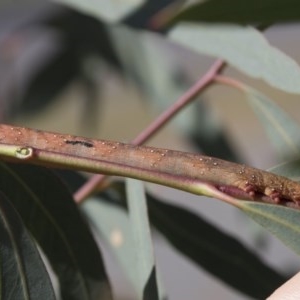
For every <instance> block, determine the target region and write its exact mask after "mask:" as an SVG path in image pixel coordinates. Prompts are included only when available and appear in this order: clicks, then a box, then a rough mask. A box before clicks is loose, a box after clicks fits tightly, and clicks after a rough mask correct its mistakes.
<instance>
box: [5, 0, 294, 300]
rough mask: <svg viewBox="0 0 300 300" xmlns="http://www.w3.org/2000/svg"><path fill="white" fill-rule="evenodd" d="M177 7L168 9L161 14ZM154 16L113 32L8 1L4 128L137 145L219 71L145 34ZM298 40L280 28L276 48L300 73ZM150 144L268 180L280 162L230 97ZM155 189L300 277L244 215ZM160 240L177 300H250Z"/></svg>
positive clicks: (289, 106) (237, 98) (205, 100)
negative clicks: (263, 173)
mask: <svg viewBox="0 0 300 300" xmlns="http://www.w3.org/2000/svg"><path fill="white" fill-rule="evenodd" d="M154 2H155V1H154ZM169 2H171V1H161V2H160V4H159V5H157V6H156V7H155V9H156V10H158V9H160V8H162V7H163V6H164V5H166V4H168V3H169ZM151 9H152V10H151ZM151 9H150V8H148V9H144V10H143V9H140V10H136V11H134V12H132V13H131V14H129V15H128V16H127V17H125V18H124V19H123V20H122V22H120V23H114V24H110V25H107V24H105V23H101V22H100V21H98V20H96V19H94V18H92V17H89V16H87V15H84V14H81V13H79V12H77V11H75V10H72V9H71V8H69V7H66V6H63V5H60V4H58V3H55V2H50V1H49V2H48V1H43V2H41V1H22V4H20V3H19V2H18V1H2V2H1V4H0V119H1V121H2V122H3V123H10V124H16V125H22V126H28V127H33V128H39V129H45V130H50V131H59V132H64V133H73V134H77V135H84V136H89V137H94V138H101V139H111V140H118V141H130V140H131V139H133V138H134V137H135V136H136V135H137V134H138V133H140V132H141V131H142V130H143V129H144V128H145V127H146V126H147V125H148V124H149V123H150V122H151V121H152V120H154V119H155V117H156V116H158V115H159V113H160V112H162V111H163V110H164V109H166V108H167V107H168V106H170V105H171V104H172V103H174V102H175V100H176V99H177V98H178V97H179V96H180V95H182V94H183V92H184V91H186V90H187V89H188V88H189V87H190V86H191V85H192V84H193V83H194V82H195V81H196V80H197V79H198V78H199V77H200V76H202V75H203V74H204V73H205V71H206V70H207V69H208V68H209V66H210V65H211V64H212V62H213V61H214V59H213V58H211V57H207V56H200V55H196V54H194V53H192V52H190V51H188V50H186V49H183V48H182V47H179V46H177V45H175V44H173V43H170V42H168V40H166V39H165V37H164V36H163V35H161V34H156V33H151V32H149V31H146V30H144V28H145V24H146V21H145V20H147V18H150V16H151V15H153V14H154V12H155V9H154V8H151ZM299 33H300V27H299V25H296V24H289V25H281V26H273V27H271V28H269V29H268V30H267V31H266V32H265V36H266V38H267V39H268V41H269V42H270V43H271V44H272V45H274V46H276V47H278V48H279V49H281V50H282V51H283V52H285V53H286V54H288V55H289V56H291V57H293V58H294V59H295V60H296V61H298V62H299V61H300V51H299V50H300V45H299V39H298V38H297V37H299ZM224 73H225V74H228V75H230V76H232V77H234V78H238V79H239V80H241V81H243V82H245V83H247V84H249V85H250V86H252V87H255V88H256V89H258V90H260V91H262V92H263V93H265V94H266V95H268V96H269V97H270V98H271V99H273V100H274V101H275V102H276V103H278V104H279V105H280V106H282V107H283V108H284V110H286V111H287V112H288V114H290V115H291V116H292V117H293V118H294V119H295V120H297V121H298V122H300V115H299V113H298V108H299V104H298V103H299V99H298V97H297V96H293V95H289V94H286V93H283V92H280V91H278V90H275V89H274V88H271V87H269V86H268V85H267V84H265V83H264V82H262V81H260V80H254V79H250V78H248V77H246V76H244V75H243V74H241V73H239V72H238V71H236V70H234V69H233V68H230V67H227V68H226V69H225V72H224ZM148 144H149V145H152V146H157V147H161V148H170V149H177V150H185V151H191V152H202V153H206V154H208V155H211V156H217V157H221V158H224V159H228V160H232V161H238V162H245V163H247V164H249V165H252V166H255V167H258V168H262V169H267V168H269V167H271V166H273V165H275V164H276V163H278V162H279V161H278V158H277V157H276V155H275V152H274V150H273V148H272V145H271V143H270V142H269V140H268V139H267V136H266V134H265V133H264V131H263V129H262V126H261V124H260V123H259V122H258V120H257V119H256V116H255V114H254V112H253V111H252V109H251V108H250V107H249V106H248V104H247V102H246V101H245V96H244V95H243V94H241V93H240V92H238V91H235V90H233V89H231V88H228V87H224V86H219V85H214V86H213V87H210V88H209V89H207V90H206V91H205V92H204V93H203V94H201V96H199V99H198V100H197V101H195V102H193V104H191V105H190V106H189V107H187V108H186V109H185V110H184V111H182V112H181V113H180V114H179V115H178V116H177V117H176V118H175V119H174V120H173V121H172V122H171V123H170V124H168V125H167V126H166V127H165V128H164V129H162V130H161V131H160V132H159V133H158V134H157V135H156V136H155V137H154V138H153V139H151V141H150V142H149V143H148ZM147 187H148V188H149V189H150V190H151V191H152V192H153V193H156V194H159V195H160V196H161V195H163V198H164V201H166V202H170V203H176V204H178V205H184V207H187V208H190V209H191V210H192V211H193V212H195V213H198V214H200V215H203V216H204V217H205V219H207V220H209V221H210V222H211V223H213V224H215V225H217V226H218V227H220V228H222V229H223V230H224V231H225V232H228V233H230V234H232V235H233V236H235V237H237V238H239V239H240V240H241V241H242V242H243V243H244V244H245V245H247V246H248V247H249V248H251V249H255V250H256V251H257V253H259V255H260V256H261V257H262V258H263V259H264V260H265V261H266V262H267V263H268V264H269V265H271V266H274V268H275V269H277V270H280V271H281V272H282V273H284V274H293V273H294V272H296V271H298V270H299V267H300V263H299V258H298V257H297V256H296V255H295V254H293V253H292V252H291V250H289V249H288V248H286V247H285V246H284V245H282V244H281V242H279V241H278V240H277V239H275V238H273V237H272V236H271V235H269V234H268V233H267V232H266V231H265V230H263V229H261V228H260V227H258V226H257V225H256V224H254V223H253V222H252V221H251V220H249V219H248V218H247V217H245V216H244V215H243V214H242V213H241V212H239V211H238V210H237V209H235V208H232V207H229V206H228V205H225V204H223V203H221V202H219V201H217V200H214V199H209V198H205V197H201V198H200V197H198V196H195V195H190V194H187V193H184V192H179V191H175V190H172V189H169V188H165V187H162V186H157V185H152V184H147ZM153 238H154V243H155V255H156V259H157V265H158V270H159V274H160V277H161V279H162V282H163V285H164V287H165V290H166V291H168V296H169V299H172V300H179V299H200V298H201V299H231V300H232V299H246V298H244V296H243V295H241V294H239V293H238V292H236V291H235V290H233V289H230V288H229V287H228V286H226V285H224V284H223V283H222V282H220V281H218V280H216V279H215V278H214V277H213V276H211V275H209V274H208V273H207V272H206V271H203V270H202V269H201V268H199V267H198V266H195V264H194V263H193V262H191V261H190V260H189V259H188V258H187V257H184V256H182V255H181V254H180V253H179V252H177V251H176V250H174V249H173V248H172V247H170V245H169V244H168V242H167V241H166V240H165V239H164V238H163V237H162V236H160V235H159V233H157V232H155V233H154V236H153ZM100 242H101V241H100ZM101 247H102V248H103V251H104V255H105V261H106V262H107V268H108V271H109V274H110V277H111V280H112V282H113V288H114V291H115V294H116V295H117V297H118V299H133V297H134V296H133V294H132V293H131V289H130V283H129V282H128V281H127V280H126V277H125V276H124V274H123V272H122V270H121V269H120V267H119V266H118V264H117V262H116V261H115V260H114V257H113V256H112V255H111V253H109V251H107V250H106V249H105V247H103V245H101ZM178 270H180V272H178ZM179 283H180V284H179Z"/></svg>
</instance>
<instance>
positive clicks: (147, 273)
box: [126, 178, 159, 300]
mask: <svg viewBox="0 0 300 300" xmlns="http://www.w3.org/2000/svg"><path fill="white" fill-rule="evenodd" d="M126 193H127V204H128V211H129V220H130V224H131V228H132V237H133V245H134V253H135V264H134V266H133V267H134V268H136V274H137V277H136V279H135V280H136V282H138V286H139V290H138V296H139V298H142V299H153V300H155V299H159V296H158V288H157V278H156V270H155V259H154V251H153V245H152V238H151V230H150V224H149V217H148V209H147V200H146V195H145V190H144V186H143V183H142V182H141V181H139V180H135V179H130V178H127V179H126ZM147 286H151V289H150V288H147Z"/></svg>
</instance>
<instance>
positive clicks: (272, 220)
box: [236, 201, 300, 254]
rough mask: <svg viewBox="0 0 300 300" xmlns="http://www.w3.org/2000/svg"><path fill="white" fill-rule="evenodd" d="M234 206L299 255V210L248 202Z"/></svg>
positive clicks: (239, 202)
mask: <svg viewBox="0 0 300 300" xmlns="http://www.w3.org/2000/svg"><path fill="white" fill-rule="evenodd" d="M236 206H238V207H239V208H240V209H241V210H243V211H244V212H245V213H246V214H247V215H248V216H250V217H251V218H252V219H253V220H255V221H256V222H257V223H259V224H261V225H262V226H263V227H265V228H266V229H268V230H269V231H270V232H272V233H273V234H274V235H275V236H276V237H277V238H279V239H280V240H281V241H282V242H283V243H284V244H286V245H287V246H288V247H289V248H291V249H292V250H294V251H295V252H296V253H297V254H300V243H299V237H300V223H299V220H300V210H298V209H292V208H288V207H283V206H278V205H270V204H265V203H258V202H250V201H238V202H237V205H236Z"/></svg>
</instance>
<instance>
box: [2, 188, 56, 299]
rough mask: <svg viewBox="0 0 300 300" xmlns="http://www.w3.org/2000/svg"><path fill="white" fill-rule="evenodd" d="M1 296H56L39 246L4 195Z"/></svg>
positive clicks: (19, 297)
mask: <svg viewBox="0 0 300 300" xmlns="http://www.w3.org/2000/svg"><path fill="white" fill-rule="evenodd" d="M0 237H1V238H0V262H1V263H0V270H1V282H0V297H1V299H4V300H6V299H18V300H21V299H28V300H29V299H30V300H35V299H36V300H40V299H49V300H51V299H53V300H54V299H55V295H54V292H53V288H52V284H51V281H50V278H49V275H48V273H47V271H46V268H45V265H44V263H43V261H42V259H41V257H40V254H39V252H38V250H37V247H36V245H35V243H34V241H33V240H32V238H31V236H30V235H29V234H28V232H27V230H26V228H25V226H24V224H23V223H22V221H21V219H20V217H19V215H18V214H17V212H16V211H15V209H14V208H13V206H12V205H11V204H10V203H9V201H8V200H7V199H5V196H4V195H3V194H2V193H1V194H0Z"/></svg>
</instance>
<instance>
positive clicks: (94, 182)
mask: <svg viewBox="0 0 300 300" xmlns="http://www.w3.org/2000/svg"><path fill="white" fill-rule="evenodd" d="M224 65H225V63H224V61H222V60H216V61H215V63H213V64H212V66H211V67H210V68H209V69H208V71H207V72H206V73H205V74H204V75H203V76H202V77H201V78H200V79H199V80H198V81H197V82H196V83H195V84H194V85H193V86H192V87H191V88H190V89H188V90H187V91H186V92H185V93H184V94H183V95H182V96H181V97H180V98H179V99H178V100H177V101H176V102H175V103H174V104H173V105H171V106H170V107H169V108H168V109H167V110H165V111H164V112H163V113H162V114H161V115H160V116H158V117H157V118H156V119H155V120H154V121H153V122H152V123H151V124H150V125H149V126H148V127H147V128H145V129H144V130H143V131H142V132H141V133H140V134H139V135H138V136H137V137H136V138H135V139H134V140H133V141H132V142H131V143H132V144H133V145H141V144H143V143H145V142H146V141H147V140H149V139H150V138H151V137H152V136H153V135H154V134H155V133H157V131H158V130H160V129H161V128H162V127H163V126H164V125H165V124H166V123H167V122H169V121H170V120H171V119H172V118H173V117H174V116H175V115H176V114H177V113H178V112H180V111H181V110H182V109H183V108H184V107H185V106H186V105H188V104H189V103H190V102H191V101H193V100H194V99H195V98H196V97H197V96H198V95H199V93H200V92H201V91H203V90H204V89H205V88H206V87H207V86H208V85H210V84H211V83H212V82H213V80H214V78H215V76H216V75H217V74H218V73H219V72H220V71H221V69H222V68H223V67H224ZM104 178H105V177H104V176H103V175H94V176H92V177H91V178H90V179H89V180H88V181H87V182H86V183H85V184H84V185H83V186H82V187H80V189H79V190H78V191H77V192H76V193H75V194H74V199H75V201H76V202H77V203H80V202H82V201H83V200H84V199H85V198H86V197H87V196H88V195H90V194H91V193H92V192H93V191H94V190H95V189H96V188H97V187H98V186H99V185H100V183H102V182H103V180H104Z"/></svg>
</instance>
